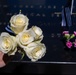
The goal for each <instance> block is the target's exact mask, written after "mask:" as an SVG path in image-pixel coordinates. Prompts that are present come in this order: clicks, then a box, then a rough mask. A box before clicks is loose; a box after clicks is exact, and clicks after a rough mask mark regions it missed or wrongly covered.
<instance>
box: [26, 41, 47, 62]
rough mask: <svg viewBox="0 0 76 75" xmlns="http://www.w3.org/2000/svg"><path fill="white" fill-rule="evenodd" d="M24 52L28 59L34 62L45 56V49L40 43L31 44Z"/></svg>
mask: <svg viewBox="0 0 76 75" xmlns="http://www.w3.org/2000/svg"><path fill="white" fill-rule="evenodd" d="M25 52H26V55H27V56H28V58H29V59H31V61H33V62H35V61H37V60H39V59H41V58H42V57H43V56H44V55H45V53H46V47H45V45H44V44H42V43H35V42H32V43H30V44H29V45H28V46H27V47H26V48H25Z"/></svg>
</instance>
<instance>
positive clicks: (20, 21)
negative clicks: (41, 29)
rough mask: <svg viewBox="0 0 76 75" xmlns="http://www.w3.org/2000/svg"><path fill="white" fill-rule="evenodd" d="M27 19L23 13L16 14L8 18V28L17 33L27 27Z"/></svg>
mask: <svg viewBox="0 0 76 75" xmlns="http://www.w3.org/2000/svg"><path fill="white" fill-rule="evenodd" d="M28 23H29V19H28V18H27V17H26V16H25V15H23V14H17V15H14V16H12V17H11V19H10V28H11V30H12V31H13V32H14V33H15V34H18V33H20V32H22V31H23V30H24V29H25V30H26V29H27V27H28Z"/></svg>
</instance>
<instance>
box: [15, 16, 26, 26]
mask: <svg viewBox="0 0 76 75" xmlns="http://www.w3.org/2000/svg"><path fill="white" fill-rule="evenodd" d="M24 23H25V22H24V20H23V18H22V17H19V16H18V17H17V18H16V20H15V25H17V26H21V25H23V24H24Z"/></svg>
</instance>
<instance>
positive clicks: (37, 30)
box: [30, 26, 44, 42]
mask: <svg viewBox="0 0 76 75" xmlns="http://www.w3.org/2000/svg"><path fill="white" fill-rule="evenodd" d="M30 29H31V30H32V31H33V32H34V33H35V35H36V36H35V41H36V42H41V41H42V40H43V37H44V36H43V31H42V29H41V28H40V27H38V26H32V28H30Z"/></svg>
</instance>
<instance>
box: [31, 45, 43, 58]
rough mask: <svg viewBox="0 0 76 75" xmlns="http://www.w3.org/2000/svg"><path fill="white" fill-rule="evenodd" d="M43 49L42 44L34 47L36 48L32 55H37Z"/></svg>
mask: <svg viewBox="0 0 76 75" xmlns="http://www.w3.org/2000/svg"><path fill="white" fill-rule="evenodd" d="M41 49H42V47H41V46H38V47H36V48H34V50H33V51H32V55H33V56H35V57H36V53H37V52H39V51H40V50H41Z"/></svg>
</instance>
